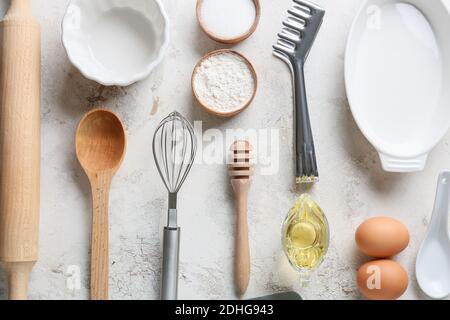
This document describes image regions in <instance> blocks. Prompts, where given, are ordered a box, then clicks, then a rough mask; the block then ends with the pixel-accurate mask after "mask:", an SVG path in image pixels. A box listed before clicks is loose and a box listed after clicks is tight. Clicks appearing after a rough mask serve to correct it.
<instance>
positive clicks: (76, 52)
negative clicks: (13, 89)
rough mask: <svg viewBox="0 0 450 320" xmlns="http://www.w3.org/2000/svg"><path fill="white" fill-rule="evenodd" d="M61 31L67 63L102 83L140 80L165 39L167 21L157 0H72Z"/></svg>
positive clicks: (161, 50)
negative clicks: (68, 60) (69, 62)
mask: <svg viewBox="0 0 450 320" xmlns="http://www.w3.org/2000/svg"><path fill="white" fill-rule="evenodd" d="M62 29H63V45H64V47H65V48H66V52H67V55H68V56H69V59H70V61H71V62H72V63H73V65H74V66H75V67H77V68H78V69H79V70H80V72H81V73H82V74H83V75H84V76H85V77H86V78H88V79H92V80H94V81H97V82H98V83H100V84H103V85H107V86H112V85H118V86H127V85H130V84H132V83H134V82H137V81H139V80H142V79H145V78H146V77H147V76H148V75H149V74H150V73H151V71H152V70H153V68H154V67H155V66H156V65H157V64H158V63H160V62H161V60H162V58H163V56H164V53H165V51H166V48H167V46H168V43H169V20H168V18H167V14H166V13H165V11H164V8H163V7H162V5H161V3H160V1H159V0H145V1H143V0H95V1H92V0H72V1H71V2H70V4H69V6H68V8H67V12H66V15H65V16H64V19H63V23H62Z"/></svg>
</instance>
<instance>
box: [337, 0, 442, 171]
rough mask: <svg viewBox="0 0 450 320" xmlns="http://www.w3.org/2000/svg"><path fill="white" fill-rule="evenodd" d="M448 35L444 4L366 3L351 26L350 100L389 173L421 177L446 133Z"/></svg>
mask: <svg viewBox="0 0 450 320" xmlns="http://www.w3.org/2000/svg"><path fill="white" fill-rule="evenodd" d="M449 33H450V8H449V7H448V6H447V5H446V3H445V2H444V0H435V1H426V0H365V1H364V2H363V4H362V6H361V9H360V11H359V14H358V15H357V17H356V19H355V21H354V23H353V26H352V28H351V31H350V35H349V38H348V44H347V50H346V58H345V83H346V89H347V96H348V99H349V102H350V107H351V110H352V113H353V116H354V118H355V120H356V123H357V124H358V126H359V128H360V129H361V131H362V132H363V134H364V135H365V137H366V138H367V139H368V140H369V141H370V142H371V143H372V145H373V146H374V147H375V148H376V149H377V151H378V153H379V155H380V159H381V163H382V166H383V169H384V170H386V171H392V172H414V171H421V170H423V169H424V167H425V164H426V160H427V156H428V154H429V153H430V151H431V150H432V149H433V147H434V146H436V144H437V143H438V142H439V141H440V140H441V139H442V138H443V137H444V135H445V134H446V133H447V131H448V129H449V128H450V90H448V88H449V85H450V41H449V38H448V35H449Z"/></svg>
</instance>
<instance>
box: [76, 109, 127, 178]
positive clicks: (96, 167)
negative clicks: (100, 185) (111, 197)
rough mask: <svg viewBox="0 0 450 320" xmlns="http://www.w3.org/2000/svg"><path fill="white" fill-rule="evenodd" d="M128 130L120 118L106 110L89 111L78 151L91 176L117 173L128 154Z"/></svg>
mask: <svg viewBox="0 0 450 320" xmlns="http://www.w3.org/2000/svg"><path fill="white" fill-rule="evenodd" d="M125 147H126V139H125V130H124V128H123V125H122V122H121V121H120V119H119V118H118V117H117V116H116V115H115V114H114V113H112V112H110V111H108V110H105V109H95V110H93V111H91V112H89V113H87V114H86V115H85V116H84V117H83V119H81V121H80V124H79V125H78V129H77V137H76V152H77V157H78V160H79V161H80V164H81V166H82V167H83V169H84V170H85V171H86V173H87V174H88V175H90V174H92V173H95V172H99V171H111V172H116V171H117V169H118V168H119V166H120V164H121V162H122V159H123V156H124V154H125Z"/></svg>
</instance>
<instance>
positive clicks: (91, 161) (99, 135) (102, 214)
mask: <svg viewBox="0 0 450 320" xmlns="http://www.w3.org/2000/svg"><path fill="white" fill-rule="evenodd" d="M125 149H126V137H125V130H124V127H123V125H122V122H121V121H120V119H119V118H118V117H117V116H116V115H115V114H114V113H112V112H111V111H108V110H105V109H95V110H92V111H90V112H88V113H87V114H86V115H85V116H84V117H83V119H81V121H80V124H79V125H78V128H77V134H76V152H77V157H78V161H79V162H80V164H81V166H82V167H83V169H84V171H85V172H86V174H87V176H88V178H89V181H90V183H91V188H92V240H91V241H92V244H91V299H92V300H107V299H108V278H109V249H108V245H109V223H108V196H109V189H110V185H111V180H112V178H113V176H114V174H115V173H116V172H117V170H118V169H119V167H120V164H121V163H122V159H123V157H124V155H125Z"/></svg>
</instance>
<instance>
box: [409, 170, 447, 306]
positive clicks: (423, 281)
mask: <svg viewBox="0 0 450 320" xmlns="http://www.w3.org/2000/svg"><path fill="white" fill-rule="evenodd" d="M449 207H450V171H444V172H442V173H441V174H440V175H439V180H438V186H437V191H436V199H435V203H434V209H433V216H432V218H431V223H430V226H429V229H428V233H427V236H426V238H425V240H424V242H423V243H422V246H421V248H420V250H419V254H418V255H417V260H416V277H417V281H418V282H419V286H420V288H421V289H422V290H423V292H425V293H426V294H427V295H428V296H430V297H431V298H433V299H443V298H445V297H447V296H448V295H450V235H449V231H448V227H449V225H448V216H449Z"/></svg>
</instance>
